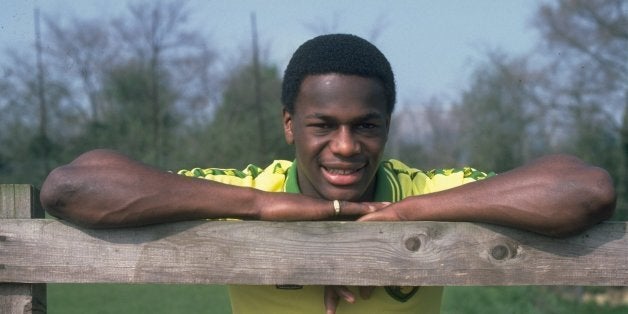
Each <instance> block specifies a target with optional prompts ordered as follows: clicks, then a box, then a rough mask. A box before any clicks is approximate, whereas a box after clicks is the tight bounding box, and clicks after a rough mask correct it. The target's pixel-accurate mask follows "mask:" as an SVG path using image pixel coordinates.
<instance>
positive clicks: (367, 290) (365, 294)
mask: <svg viewBox="0 0 628 314" xmlns="http://www.w3.org/2000/svg"><path fill="white" fill-rule="evenodd" d="M359 289H360V297H361V298H362V299H363V300H368V299H369V298H371V294H372V293H373V290H375V287H371V286H368V287H360V288H359Z"/></svg>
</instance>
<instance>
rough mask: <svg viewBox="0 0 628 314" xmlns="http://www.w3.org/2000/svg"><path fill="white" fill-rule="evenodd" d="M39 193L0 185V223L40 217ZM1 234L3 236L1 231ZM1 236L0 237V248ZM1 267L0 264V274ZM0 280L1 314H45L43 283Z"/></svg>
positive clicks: (24, 188) (28, 189) (29, 188)
mask: <svg viewBox="0 0 628 314" xmlns="http://www.w3.org/2000/svg"><path fill="white" fill-rule="evenodd" d="M38 196H39V195H38V191H37V190H36V189H35V188H33V187H32V186H31V185H28V184H0V221H2V220H3V219H12V218H43V217H44V211H43V209H42V208H41V205H40V203H39V197H38ZM0 233H2V232H1V231H0ZM3 241H4V237H3V236H2V235H0V247H1V246H2V242H3ZM2 269H3V264H2V263H0V271H2ZM3 282H4V281H3V280H1V279H0V313H7V314H13V313H20V314H22V313H46V285H45V284H22V283H17V284H8V283H3Z"/></svg>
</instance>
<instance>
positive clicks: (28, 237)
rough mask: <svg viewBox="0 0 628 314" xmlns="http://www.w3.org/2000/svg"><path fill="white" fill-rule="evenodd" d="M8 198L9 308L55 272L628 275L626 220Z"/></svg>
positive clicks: (174, 277)
mask: <svg viewBox="0 0 628 314" xmlns="http://www.w3.org/2000/svg"><path fill="white" fill-rule="evenodd" d="M0 198H1V200H0V218H4V219H0V313H45V311H46V286H45V285H46V283H194V284H198V283H202V284H236V283H237V284H264V285H265V284H300V285H375V286H383V285H423V286H425V285H576V286H585V285H586V286H628V240H627V239H626V226H627V224H626V223H625V222H605V223H602V224H600V225H598V226H596V227H594V228H592V229H590V230H588V231H586V232H584V233H582V234H580V235H577V236H573V237H570V238H565V239H553V238H548V237H544V236H540V235H536V234H532V233H528V232H523V231H519V230H514V229H510V228H503V227H498V226H494V225H487V224H473V223H447V222H393V223H386V222H381V223H380V222H369V223H357V222H261V221H256V222H254V221H191V222H180V223H172V224H161V225H155V226H148V227H140V228H125V229H109V230H93V229H83V228H78V227H76V226H73V225H71V224H68V223H66V222H62V221H57V220H53V219H41V218H42V217H43V212H42V211H41V208H40V207H39V206H38V204H39V202H38V198H37V191H36V190H34V189H33V188H32V187H31V186H29V185H0ZM34 218H35V219H34Z"/></svg>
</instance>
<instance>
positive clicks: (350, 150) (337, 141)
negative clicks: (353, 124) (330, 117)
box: [331, 126, 360, 156]
mask: <svg viewBox="0 0 628 314" xmlns="http://www.w3.org/2000/svg"><path fill="white" fill-rule="evenodd" d="M331 151H332V152H333V153H334V154H338V155H341V156H353V155H355V154H358V153H360V143H359V142H358V141H357V140H356V139H355V135H354V134H353V132H352V130H351V128H349V127H344V126H343V127H340V128H339V129H338V130H337V132H336V135H335V137H334V139H333V140H332V144H331Z"/></svg>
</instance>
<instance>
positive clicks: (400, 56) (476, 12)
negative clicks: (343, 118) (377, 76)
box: [0, 0, 540, 104]
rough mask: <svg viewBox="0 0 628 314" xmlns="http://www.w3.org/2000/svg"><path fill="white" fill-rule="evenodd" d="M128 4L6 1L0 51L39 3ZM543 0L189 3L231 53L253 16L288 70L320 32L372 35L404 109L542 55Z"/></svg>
mask: <svg viewBox="0 0 628 314" xmlns="http://www.w3.org/2000/svg"><path fill="white" fill-rule="evenodd" d="M129 1H130V2H133V1H135V0H124V1H123V0H77V1H67V0H0V53H1V51H4V49H6V48H7V47H14V48H19V47H24V48H25V49H26V48H28V47H29V45H33V42H34V22H33V15H34V14H33V10H34V8H35V7H39V9H40V11H41V14H42V15H47V16H49V17H54V18H55V19H58V20H60V21H63V20H64V19H70V18H71V17H83V18H89V17H102V18H107V17H112V16H115V15H120V14H121V13H122V12H124V11H125V10H126V8H127V2H129ZM538 1H540V0H533V1H530V0H508V1H501V0H492V1H491V0H474V1H466V0H457V1H455V0H442V1H433V0H397V1H375V0H346V1H343V0H318V1H297V0H292V1H289V0H267V1H255V0H241V1H227V0H223V1H212V0H191V1H189V3H188V4H187V5H188V7H189V9H190V11H191V13H192V16H191V18H192V25H194V27H195V28H198V30H199V31H200V32H202V33H204V34H207V35H208V36H209V40H210V44H211V45H212V46H213V47H215V48H216V49H218V51H219V53H220V54H221V55H222V56H224V57H228V56H233V55H237V53H238V52H239V51H240V50H241V48H242V47H244V46H247V45H250V42H251V13H255V15H256V20H257V30H258V34H259V42H260V45H261V46H262V47H263V48H264V49H266V51H267V53H268V58H269V59H270V61H271V62H274V63H276V64H277V65H279V66H280V68H281V69H282V70H283V68H285V65H286V64H287V63H288V61H289V59H290V56H291V55H292V53H293V52H294V50H295V49H296V48H297V47H298V46H299V45H300V44H301V43H303V42H304V41H306V40H308V39H310V38H312V37H313V36H315V35H317V34H319V33H320V32H321V31H330V32H339V33H352V34H355V35H358V36H361V37H364V38H367V39H369V40H371V41H372V42H373V43H374V44H375V45H376V46H378V47H379V49H380V50H381V51H382V52H383V53H384V54H385V55H386V56H387V57H388V59H389V61H390V63H391V65H392V67H393V71H394V72H395V77H396V81H397V93H398V99H399V102H400V103H401V104H403V103H408V102H409V103H412V102H417V101H423V100H426V99H429V98H432V97H439V98H441V99H447V98H451V97H455V96H456V95H457V94H458V93H459V92H460V90H461V89H463V88H465V87H466V86H467V85H468V82H469V77H470V75H471V73H472V70H473V68H474V66H477V64H478V63H481V62H483V61H484V60H485V59H484V56H485V55H486V53H487V52H488V51H491V50H496V49H497V50H500V51H503V52H505V53H507V54H508V55H513V56H516V55H521V54H525V53H528V52H529V51H531V50H532V49H534V47H535V45H537V43H538V34H537V32H536V31H535V29H534V28H533V27H532V26H531V22H530V21H531V19H532V17H533V15H534V13H535V11H536V6H537V5H538V3H539V2H538ZM42 32H43V31H42ZM44 41H45V39H44ZM44 45H45V42H44Z"/></svg>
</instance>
